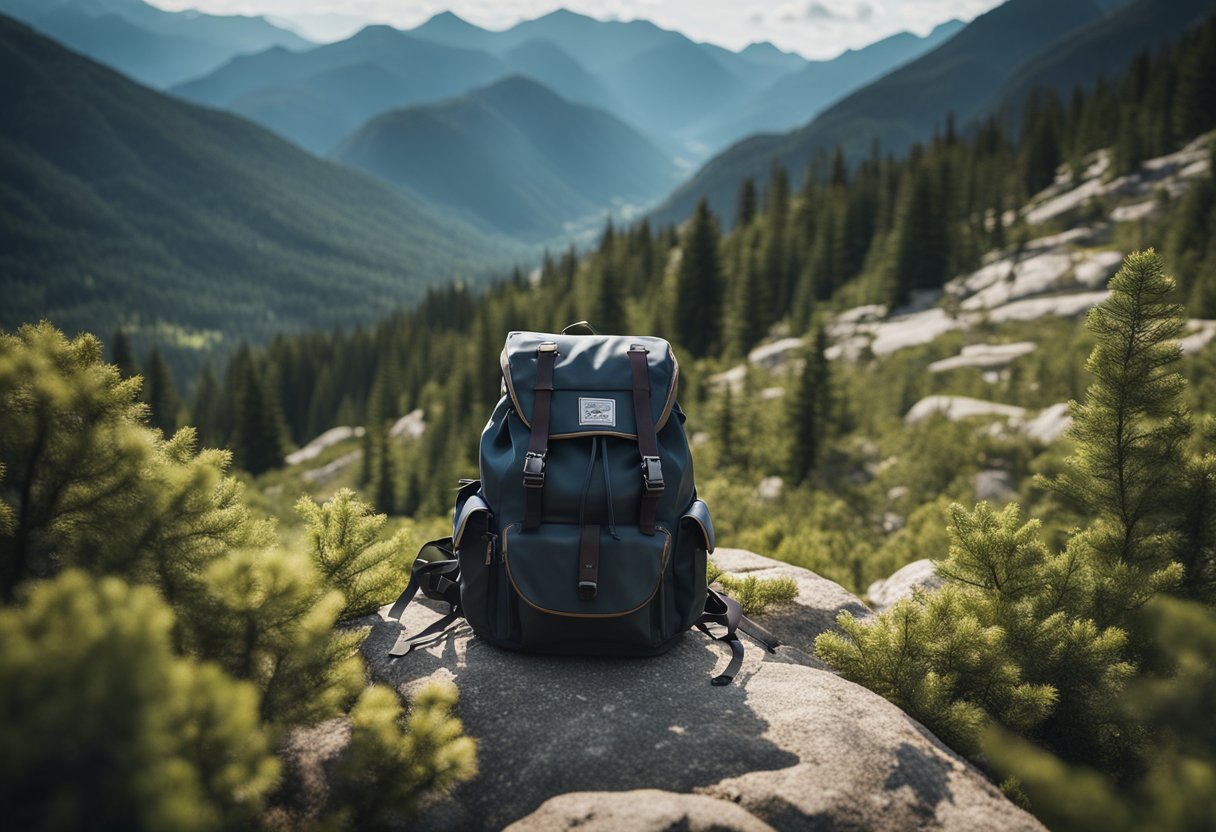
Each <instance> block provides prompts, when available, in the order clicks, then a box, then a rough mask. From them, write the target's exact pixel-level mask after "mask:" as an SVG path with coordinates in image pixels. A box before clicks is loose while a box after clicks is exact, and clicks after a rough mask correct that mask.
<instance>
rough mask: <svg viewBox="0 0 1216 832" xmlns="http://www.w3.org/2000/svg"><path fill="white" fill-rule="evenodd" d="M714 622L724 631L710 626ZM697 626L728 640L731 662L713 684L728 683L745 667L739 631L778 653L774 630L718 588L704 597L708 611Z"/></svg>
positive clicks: (715, 636)
mask: <svg viewBox="0 0 1216 832" xmlns="http://www.w3.org/2000/svg"><path fill="white" fill-rule="evenodd" d="M710 625H715V626H717V627H720V628H722V629H723V631H724V632H722V633H721V634H715V633H714V632H712V631H711V630H710V629H709V627H710ZM695 626H696V628H697V629H698V630H700V631H701V632H703V633H705V635H707V636H709V637H710V638H712V639H715V640H716V641H725V642H726V643H727V644H729V645H730V663H729V664H728V665H727V666H726V670H724V671H722V673H721V675H719V676H715V677H714V678H713V679H711V680H710V684H712V685H715V686H718V687H721V686H722V685H729V684H730V683H731V681H732V680H733V679H734V678H735V676H736V675H738V673H739V668H741V667H743V642H742V641H741V640H740V639H739V635H738V633H740V632H742V633H746V634H747V635H749V636H751V637H752V638H754V639H756V640H757V641H759V642H760V643H761V644H762V645H764V648H765V649H766V650H768V651H769V652H770V653H773V652H776V649H777V647H778V646H780V645H779V643H778V641H777V639H776V638H774V637H773V635H772V633H770V632H768V630H765V629H764V628H763V627H761V626H760V625H758V624H756V623H755V622H754V621H752V620H751V619H750V618H748V617H747V616H745V615H744V614H743V608H742V607H740V606H739V602H738V601H735V600H734V599H733V598H728V597H727V596H725V595H723V594H722V593H721V592H718V591H717V590H714V589H711V590H709V595H708V596H707V597H706V599H705V612H704V614H703V615H702V616H701V618H700V619H699V620H698V621H697V623H696V625H695Z"/></svg>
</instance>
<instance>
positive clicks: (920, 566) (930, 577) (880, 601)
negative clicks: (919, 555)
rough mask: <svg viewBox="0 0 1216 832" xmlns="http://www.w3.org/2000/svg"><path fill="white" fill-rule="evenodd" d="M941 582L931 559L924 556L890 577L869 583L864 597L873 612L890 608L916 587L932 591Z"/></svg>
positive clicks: (909, 596) (909, 594)
mask: <svg viewBox="0 0 1216 832" xmlns="http://www.w3.org/2000/svg"><path fill="white" fill-rule="evenodd" d="M942 583H943V581H942V579H941V578H940V577H938V575H937V569H936V567H935V566H934V564H933V561H931V560H929V559H928V558H925V559H923V560H915V561H912V563H909V564H908V565H907V566H905V567H903V568H901V569H898V570H896V572H895V573H894V574H892V575H891V577H889V578H884V579H883V580H881V581H875V582H874V583H872V584H870V588H869V589H867V590H866V598H868V599H869V601H870V605H871V606H872V607H874V611H875V612H882V611H883V610H886V609H890V608H891V607H892V606H893V605H894V604H895V602H896V601H898V600H900V599H901V598H911V597H912V593H913V592H915V591H916V590H917V589H920V588H923V589H925V590H929V591H932V590H934V589H937V588H938V587H940V586H941V585H942Z"/></svg>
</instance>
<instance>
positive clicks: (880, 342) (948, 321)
mask: <svg viewBox="0 0 1216 832" xmlns="http://www.w3.org/2000/svg"><path fill="white" fill-rule="evenodd" d="M968 325H969V322H968V321H967V320H966V319H965V318H956V317H953V316H951V315H950V314H948V313H947V312H946V310H944V309H941V308H939V307H934V308H933V309H926V310H925V311H924V312H916V313H913V314H911V315H905V316H903V317H901V318H892V319H891V320H889V321H883V322H882V323H880V324H876V325H875V326H874V341H873V342H872V343H871V344H870V349H871V350H872V351H873V353H874V354H875V355H890V354H891V353H893V352H898V351H899V350H902V349H905V348H907V347H915V346H917V345H919V344H927V343H929V342H930V341H932V340H934V339H936V338H937V337H939V336H941V335H945V334H946V333H947V332H953V331H954V330H956V329H966V328H967V327H968Z"/></svg>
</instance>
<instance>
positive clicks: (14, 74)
mask: <svg viewBox="0 0 1216 832" xmlns="http://www.w3.org/2000/svg"><path fill="white" fill-rule="evenodd" d="M0 100H2V101H3V102H4V112H5V117H4V118H3V119H0V274H3V275H4V292H3V295H4V304H3V306H2V311H0V327H4V328H11V327H15V326H17V325H18V324H20V323H23V322H26V321H36V320H38V319H40V318H44V317H46V318H50V319H51V320H53V321H54V322H55V323H56V324H57V325H58V326H61V327H63V328H65V329H67V330H69V331H75V330H77V329H90V330H93V331H97V332H103V333H105V332H109V331H112V329H113V328H114V327H116V326H119V325H125V326H128V327H131V328H133V329H135V330H145V331H147V332H150V333H156V334H157V337H158V338H160V340H161V343H162V347H165V348H167V350H168V351H170V352H172V351H173V350H174V349H178V350H179V352H180V351H188V350H190V349H197V348H198V347H201V346H207V345H214V343H215V342H228V343H231V342H235V341H236V340H241V339H249V340H254V341H261V340H265V339H267V338H269V337H270V336H271V335H272V334H274V333H276V332H280V331H284V330H299V329H303V328H311V327H323V326H334V325H341V326H349V325H353V324H357V323H361V322H364V321H368V320H371V319H374V318H376V317H378V316H380V315H382V314H383V313H384V310H385V309H387V308H393V307H395V306H397V305H400V304H402V303H407V302H410V301H413V300H417V299H418V298H419V297H421V295H422V294H423V293H424V292H425V291H426V290H427V288H428V287H432V286H437V285H443V284H449V283H452V282H453V281H458V280H466V281H468V280H476V279H479V278H481V277H482V276H484V275H486V274H487V273H488V271H489V270H490V267H491V266H493V265H499V264H501V263H502V262H503V260H504V259H505V258H509V257H512V256H516V255H518V254H519V251H518V249H516V248H514V247H513V246H511V245H508V244H506V243H505V242H503V241H501V240H492V239H489V238H487V237H485V236H483V235H481V234H479V233H477V232H475V231H474V230H473V229H471V228H470V227H469V226H467V225H465V224H464V223H462V222H460V221H459V220H458V219H455V218H453V217H450V216H445V215H440V214H436V213H435V212H433V211H432V210H430V209H428V208H426V207H424V206H422V205H421V204H419V203H418V202H417V201H416V200H415V199H413V198H412V197H410V196H409V195H408V194H407V193H405V192H404V191H402V190H401V189H398V188H394V187H391V186H389V185H386V184H383V183H381V182H379V181H377V180H375V179H373V178H372V177H369V176H366V175H364V174H362V173H359V172H356V171H353V170H350V169H349V168H346V167H343V166H341V165H338V164H336V163H333V162H329V161H325V160H323V159H318V158H317V157H315V156H313V155H312V154H309V153H307V152H305V151H303V150H300V149H299V148H297V147H295V146H293V145H292V144H290V143H289V142H286V141H284V140H283V139H281V138H279V137H277V136H275V135H274V134H272V133H270V132H269V131H267V130H264V129H263V128H260V127H257V126H255V125H252V124H250V123H248V122H246V121H244V120H242V119H240V118H237V117H235V116H232V115H230V114H228V113H221V112H216V111H213V110H208V109H204V108H200V107H196V106H194V105H191V104H187V103H185V102H182V101H180V100H177V99H175V98H172V97H169V96H166V95H164V94H162V93H159V92H156V91H153V90H150V89H148V88H146V87H143V86H140V85H138V84H136V83H134V82H132V81H130V80H128V79H127V78H125V77H123V76H121V75H119V74H118V73H116V72H113V71H111V70H109V69H107V68H105V67H102V66H99V65H98V64H96V63H94V62H92V61H90V60H88V59H86V58H84V57H81V56H79V55H77V54H74V53H72V52H70V51H68V50H67V49H64V48H63V47H62V46H60V45H58V44H56V43H54V42H53V41H51V40H49V39H47V38H45V37H43V36H42V35H40V34H38V33H36V32H34V31H33V30H32V29H30V28H28V27H27V26H25V25H23V24H21V23H19V22H17V21H14V20H12V19H11V18H7V17H4V16H0ZM145 342H146V339H145Z"/></svg>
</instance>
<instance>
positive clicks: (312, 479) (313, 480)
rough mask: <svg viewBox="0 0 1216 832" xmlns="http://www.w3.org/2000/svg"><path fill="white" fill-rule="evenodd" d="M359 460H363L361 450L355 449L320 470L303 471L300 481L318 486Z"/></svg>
mask: <svg viewBox="0 0 1216 832" xmlns="http://www.w3.org/2000/svg"><path fill="white" fill-rule="evenodd" d="M361 459H363V449H362V448H355V450H353V451H351V452H350V453H348V454H342V456H340V457H338V458H337V459H335V460H334V461H333V462H329V463H327V464H325V465H322V466H321V467H320V468H313V469H312V470H310V471H305V472H304V473H303V474H301V475H300V479H302V480H304V482H306V483H309V484H310V485H318V484H320V483H323V482H328V481H329V480H332V479H333V478H334V477H336V476H338V474H340V473H342V471H344V470H345V469H347V468H349V467H350V466H352V465H354V464H355V463H356V462H358V461H359V460H361Z"/></svg>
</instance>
